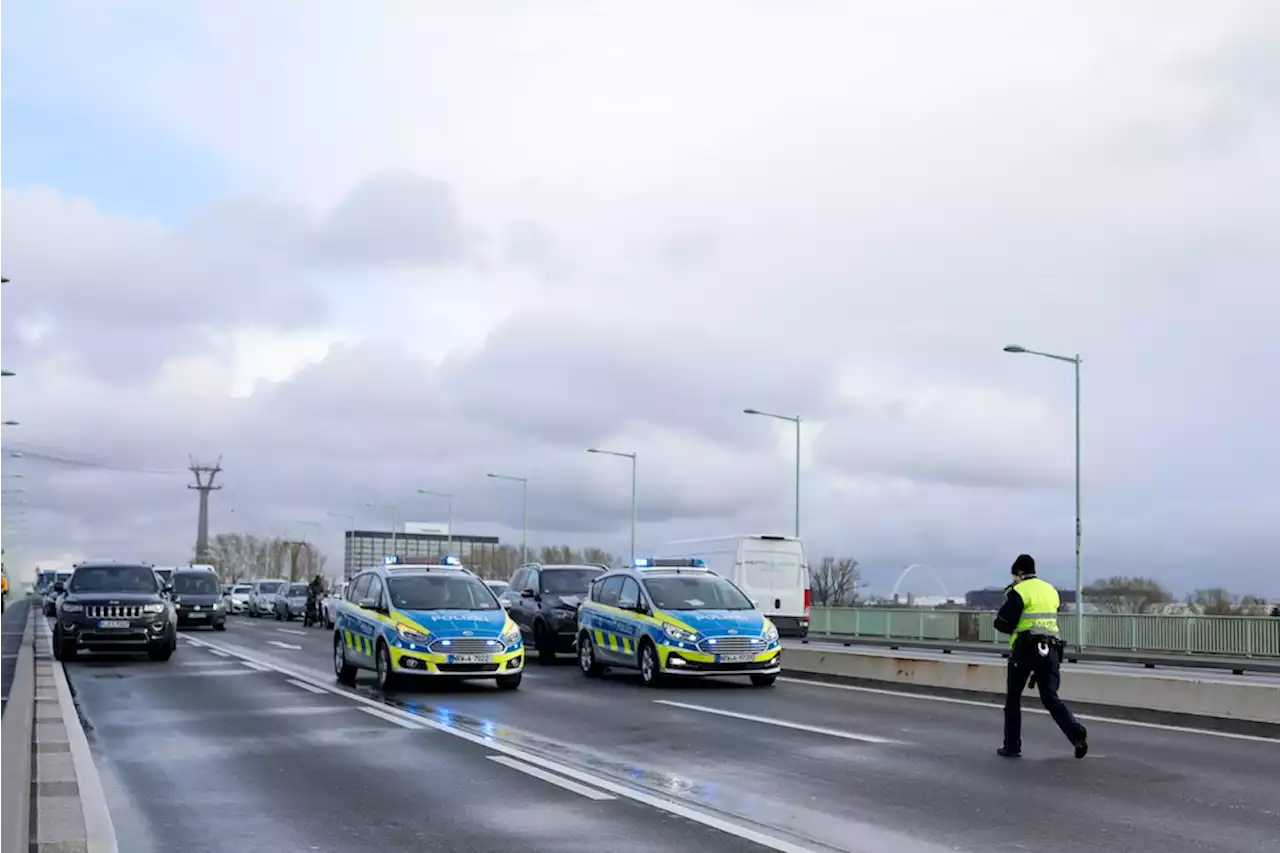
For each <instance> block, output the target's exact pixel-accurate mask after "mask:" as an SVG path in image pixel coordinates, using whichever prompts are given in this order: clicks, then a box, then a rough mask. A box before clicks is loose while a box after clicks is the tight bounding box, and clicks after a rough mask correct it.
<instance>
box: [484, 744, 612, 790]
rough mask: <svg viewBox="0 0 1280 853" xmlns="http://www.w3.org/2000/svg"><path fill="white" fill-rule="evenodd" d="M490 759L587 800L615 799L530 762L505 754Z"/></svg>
mask: <svg viewBox="0 0 1280 853" xmlns="http://www.w3.org/2000/svg"><path fill="white" fill-rule="evenodd" d="M489 760H490V761H496V762H497V763H499V764H501V765H502V766H503V767H510V768H511V769H512V770H519V771H520V772H521V773H526V774H528V775H529V776H532V777H534V778H535V779H541V780H542V781H543V782H550V783H551V784H552V785H559V786H560V787H561V788H564V789H565V790H566V791H572V792H573V793H575V794H578V795H580V796H583V797H586V798H587V799H588V800H597V801H599V800H616V799H618V798H617V797H615V796H613V795H612V794H606V793H604V792H603V791H597V790H595V789H594V788H588V787H587V786H586V785H579V784H578V783H577V782H573V781H570V780H569V779H563V778H561V777H559V776H557V775H555V774H554V773H548V772H547V771H545V770H543V769H542V768H540V767H534V766H533V765H531V764H525V763H524V762H523V761H516V760H515V759H514V758H509V757H508V756H505V755H490V756H489Z"/></svg>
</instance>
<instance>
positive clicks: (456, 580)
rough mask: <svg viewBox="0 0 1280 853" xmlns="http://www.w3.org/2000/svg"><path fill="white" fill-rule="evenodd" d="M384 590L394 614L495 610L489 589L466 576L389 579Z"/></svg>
mask: <svg viewBox="0 0 1280 853" xmlns="http://www.w3.org/2000/svg"><path fill="white" fill-rule="evenodd" d="M387 588H388V589H389V590H390V592H391V603H392V604H393V605H395V607H396V609H397V610H497V609H498V608H499V607H500V605H499V604H498V600H497V599H496V598H494V597H493V593H492V592H490V591H489V587H487V586H485V585H484V583H483V582H481V581H480V580H478V579H476V578H474V577H470V576H466V575H414V576H413V577H408V578H389V579H388V580H387Z"/></svg>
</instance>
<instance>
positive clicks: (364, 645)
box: [333, 557, 524, 690]
mask: <svg viewBox="0 0 1280 853" xmlns="http://www.w3.org/2000/svg"><path fill="white" fill-rule="evenodd" d="M333 668H334V672H335V674H336V675H337V676H338V681H340V682H342V683H343V684H347V685H353V684H355V680H356V675H357V673H358V672H359V671H360V670H362V669H369V670H373V671H374V672H375V673H376V674H377V676H378V686H379V687H380V688H382V689H383V690H389V689H393V688H394V686H395V684H396V683H397V682H398V681H400V680H401V679H403V678H405V677H412V676H422V677H445V678H466V679H481V678H493V679H495V680H496V681H497V682H498V687H500V688H502V689H504V690H514V689H516V688H517V687H519V686H520V677H521V674H522V673H523V671H524V641H523V640H522V639H521V637H520V629H519V628H518V627H517V626H516V624H515V623H514V622H512V621H511V619H510V618H509V617H508V616H507V611H506V610H505V609H504V608H503V607H502V605H500V604H499V603H498V599H497V598H495V597H494V595H493V593H492V592H491V591H490V590H489V587H487V586H485V583H484V581H482V580H480V578H478V577H476V576H475V575H474V574H472V573H471V572H470V571H468V570H467V569H465V568H463V567H462V564H461V562H460V561H459V560H458V558H457V557H444V558H437V559H435V560H431V561H425V562H414V563H408V562H406V561H404V560H403V559H402V558H396V557H388V558H387V561H386V562H385V563H384V564H383V565H381V566H375V567H373V568H369V569H365V570H364V571H362V572H361V573H360V574H358V575H356V576H355V577H354V578H352V579H351V582H350V583H349V584H348V586H347V595H346V598H345V599H344V600H343V601H341V602H340V603H339V604H338V611H337V616H336V619H335V626H334V632H333Z"/></svg>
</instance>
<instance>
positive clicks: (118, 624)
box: [98, 619, 129, 628]
mask: <svg viewBox="0 0 1280 853" xmlns="http://www.w3.org/2000/svg"><path fill="white" fill-rule="evenodd" d="M98 627H99V628H128V627H129V620H128V619H99V620H98Z"/></svg>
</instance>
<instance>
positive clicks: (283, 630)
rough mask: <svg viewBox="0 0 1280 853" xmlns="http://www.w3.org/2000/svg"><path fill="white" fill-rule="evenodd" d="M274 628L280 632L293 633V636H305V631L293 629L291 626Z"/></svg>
mask: <svg viewBox="0 0 1280 853" xmlns="http://www.w3.org/2000/svg"><path fill="white" fill-rule="evenodd" d="M276 630H277V631H279V632H280V633H281V634H293V635H294V636H297V637H305V636H307V632H306V631H295V630H293V629H292V628H277V629H276Z"/></svg>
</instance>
